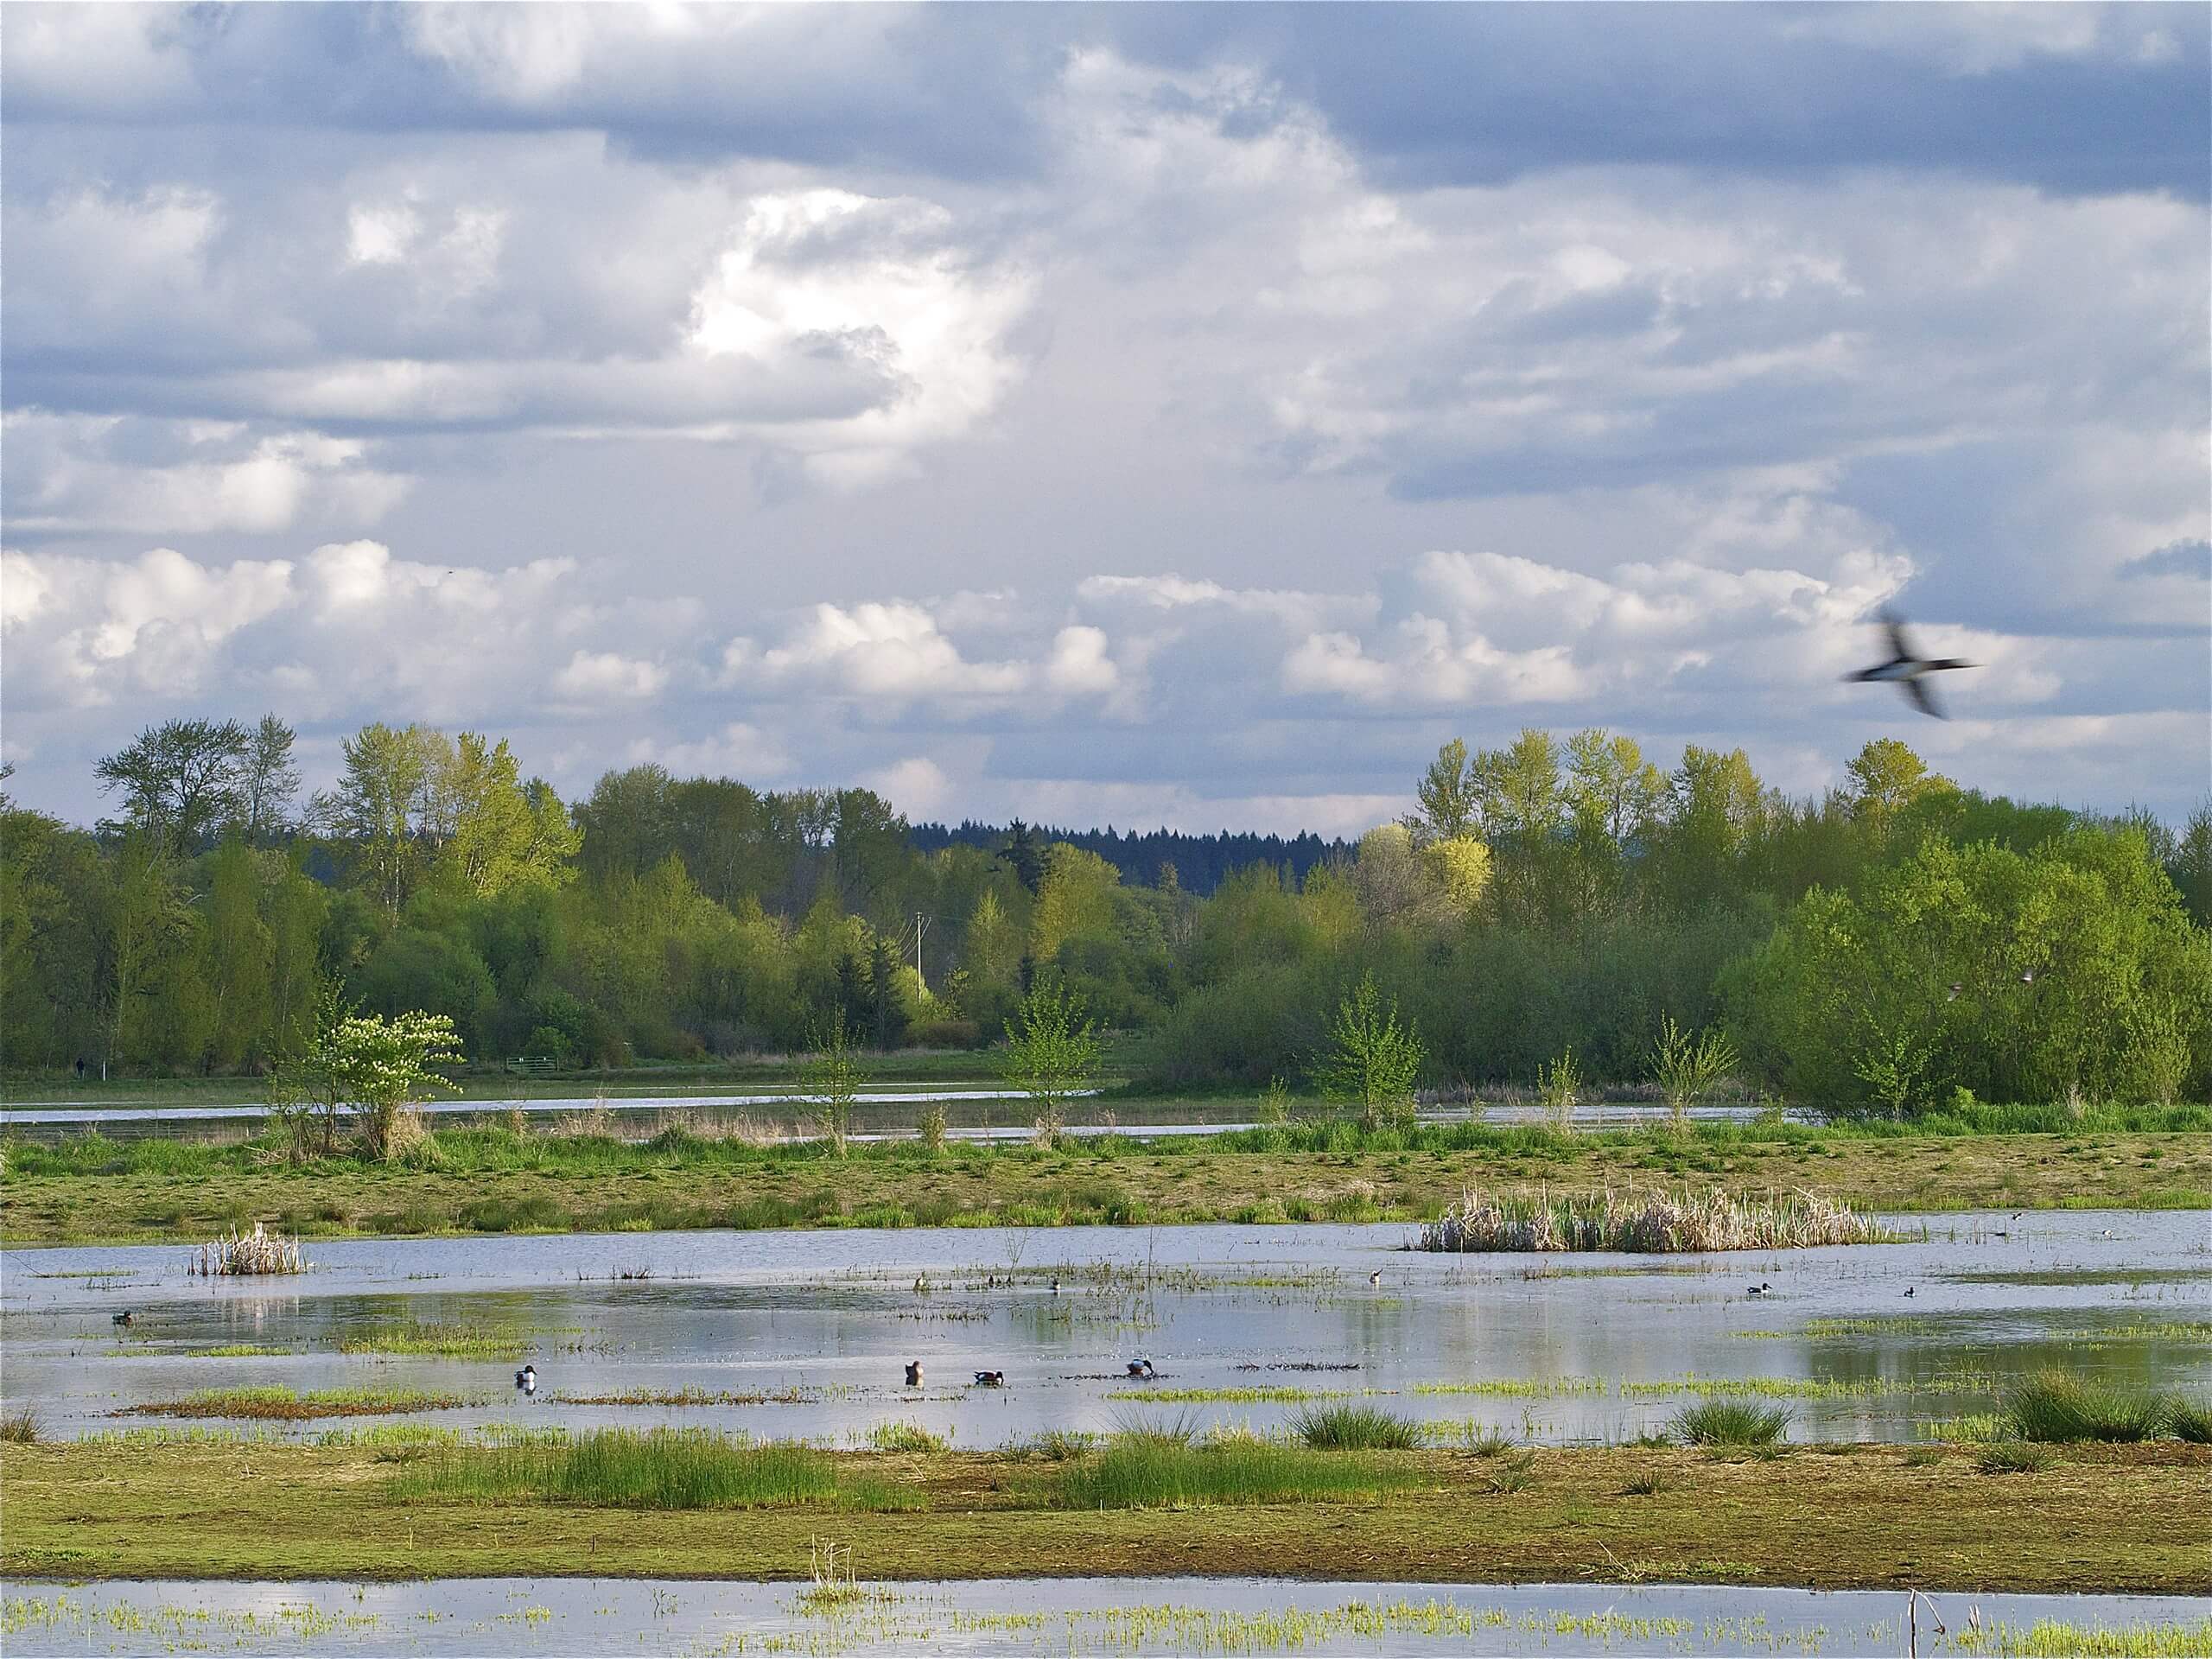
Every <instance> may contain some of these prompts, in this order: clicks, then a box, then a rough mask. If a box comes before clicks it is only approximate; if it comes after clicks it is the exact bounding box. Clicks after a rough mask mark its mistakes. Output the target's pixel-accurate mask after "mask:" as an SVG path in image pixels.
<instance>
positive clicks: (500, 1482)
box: [397, 1428, 919, 1510]
mask: <svg viewBox="0 0 2212 1659" xmlns="http://www.w3.org/2000/svg"><path fill="white" fill-rule="evenodd" d="M397 1490H398V1491H400V1492H402V1493H403V1494H413V1495H417V1496H429V1497H461V1498H484V1499H500V1498H516V1497H523V1498H543V1499H550V1500H552V1501H555V1502H558V1503H592V1504H604V1505H607V1506H610V1507H619V1508H625V1509H643V1510H722V1509H770V1508H782V1507H789V1506H792V1505H799V1504H810V1503H811V1504H823V1505H828V1506H832V1507H836V1508H841V1509H861V1510H893V1509H904V1508H911V1507H912V1506H913V1504H914V1503H918V1501H919V1500H918V1498H916V1497H912V1495H911V1494H906V1493H902V1492H900V1491H898V1490H897V1489H896V1488H893V1487H891V1486H889V1485H887V1484H884V1483H883V1482H880V1481H874V1480H865V1479H851V1478H844V1479H841V1478H840V1476H839V1471H838V1467H837V1462H836V1459H834V1458H832V1457H831V1456H829V1453H827V1452H819V1451H817V1450H815V1449H813V1448H812V1447H810V1446H794V1445H790V1444H787V1443H781V1442H770V1443H767V1444H766V1445H759V1446H755V1445H749V1444H746V1443H743V1442H739V1441H733V1440H726V1439H724V1438H723V1437H721V1435H718V1434H715V1433H710V1432H709V1431H707V1430H704V1429H675V1428H656V1429H649V1430H645V1431H642V1432H640V1431H637V1430H632V1429H620V1428H609V1429H600V1430H597V1431H595V1432H594V1433H589V1434H585V1435H580V1436H578V1437H577V1438H575V1439H574V1440H563V1441H553V1442H543V1443H529V1444H522V1445H512V1446H471V1447H464V1448H459V1449H455V1450H452V1451H449V1452H445V1453H443V1454H442V1455H440V1456H438V1457H435V1458H432V1459H428V1460H426V1461H425V1462H423V1464H421V1465H416V1467H415V1469H413V1470H412V1471H410V1473H408V1474H406V1475H404V1476H402V1477H401V1484H400V1485H399V1487H398V1489H397Z"/></svg>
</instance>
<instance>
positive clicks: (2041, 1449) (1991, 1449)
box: [1974, 1440, 2058, 1475]
mask: <svg viewBox="0 0 2212 1659" xmlns="http://www.w3.org/2000/svg"><path fill="white" fill-rule="evenodd" d="M2057 1460H2058V1459H2057V1454H2056V1452H2053V1451H2052V1450H2051V1449H2050V1447H2049V1446H2037V1445H2033V1444H2031V1442H2029V1441H2026V1440H1999V1441H1998V1442H1997V1443H1996V1444H1995V1445H1994V1446H1984V1447H1982V1449H1981V1452H1980V1455H1978V1456H1977V1457H1976V1458H1975V1459H1974V1467H1975V1468H1977V1469H1979V1470H1980V1471H1981V1472H1982V1473H1983V1474H1985V1475H2035V1474H2040V1473H2042V1472H2043V1471H2044V1470H2046V1469H2048V1468H2050V1465H2052V1464H2054V1463H2056V1461H2057Z"/></svg>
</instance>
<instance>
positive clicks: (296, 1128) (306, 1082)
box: [270, 990, 461, 1161]
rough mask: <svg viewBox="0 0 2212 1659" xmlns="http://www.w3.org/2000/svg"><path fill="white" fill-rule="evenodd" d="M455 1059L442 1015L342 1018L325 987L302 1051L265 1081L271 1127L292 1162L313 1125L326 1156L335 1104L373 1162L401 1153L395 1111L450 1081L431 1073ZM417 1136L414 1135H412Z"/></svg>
mask: <svg viewBox="0 0 2212 1659" xmlns="http://www.w3.org/2000/svg"><path fill="white" fill-rule="evenodd" d="M460 1058H461V1051H460V1049H459V1048H458V1047H457V1046H455V1041H454V1028H453V1021H452V1020H451V1019H449V1018H448V1016H446V1015H445V1014H424V1013H423V1012H421V1011H420V1010H416V1009H410V1011H408V1012H407V1013H404V1014H397V1015H394V1016H393V1017H392V1018H391V1019H385V1017H384V1016H383V1015H381V1014H349V1013H347V1012H346V1011H345V1010H344V1009H343V1008H341V1007H340V1006H339V1004H338V1001H337V998H336V994H335V992H334V991H331V990H326V992H325V994H324V995H323V998H322V1001H321V1004H320V1005H319V1008H318V1011H317V1014H316V1017H315V1032H314V1034H313V1036H312V1037H310V1038H309V1039H308V1043H307V1045H306V1046H305V1048H304V1049H303V1050H302V1052H300V1053H299V1054H297V1055H296V1056H292V1057H289V1058H287V1059H286V1060H285V1061H284V1062H283V1064H282V1065H279V1067H278V1068H277V1072H276V1073H275V1075H274V1077H272V1078H271V1081H270V1116H271V1120H272V1121H271V1124H270V1128H271V1130H272V1132H273V1133H274V1134H275V1135H277V1137H278V1138H279V1139H280V1141H282V1142H283V1144H284V1145H285V1147H286V1149H287V1151H288V1152H289V1154H291V1155H292V1157H293V1159H294V1160H295V1161H297V1160H298V1159H299V1158H300V1156H301V1155H302V1150H303V1147H304V1146H305V1143H306V1141H307V1140H308V1132H309V1125H310V1124H312V1125H314V1126H316V1127H319V1128H320V1129H321V1140H322V1149H323V1151H324V1153H325V1154H328V1153H329V1152H330V1151H331V1150H332V1149H333V1147H334V1144H335V1141H336V1137H337V1126H338V1115H339V1109H340V1107H341V1106H350V1107H352V1108H353V1112H354V1120H353V1121H354V1122H356V1123H357V1124H358V1125H359V1134H360V1138H361V1143H362V1146H363V1147H364V1149H365V1151H366V1152H367V1153H368V1154H369V1155H370V1156H371V1157H372V1158H388V1157H391V1156H392V1155H394V1154H397V1153H399V1152H402V1151H404V1150H405V1149H406V1141H405V1140H404V1137H403V1135H402V1124H403V1118H402V1116H401V1114H402V1112H403V1110H404V1108H405V1107H406V1106H407V1105H408V1104H409V1103H411V1102H415V1101H419V1100H423V1099H424V1098H426V1097H427V1096H429V1094H430V1093H431V1092H432V1091H434V1090H446V1091H448V1092H450V1091H451V1090H452V1089H453V1084H451V1083H449V1082H448V1081H447V1079H446V1078H445V1077H444V1076H443V1075H442V1073H441V1072H440V1071H437V1070H436V1069H435V1068H436V1067H439V1066H442V1065H451V1064H453V1063H454V1062H456V1061H458V1060H459V1059H460ZM418 1138H419V1137H418Z"/></svg>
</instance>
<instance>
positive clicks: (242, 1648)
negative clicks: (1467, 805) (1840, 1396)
mask: <svg viewBox="0 0 2212 1659" xmlns="http://www.w3.org/2000/svg"><path fill="white" fill-rule="evenodd" d="M0 1596H4V1598H5V1605H4V1612H0V1642H4V1644H5V1646H6V1649H7V1651H8V1652H9V1653H10V1655H17V1654H22V1655H30V1654H38V1655H48V1654H85V1653H130V1654H136V1653H146V1652H164V1651H175V1650H177V1649H189V1650H191V1651H194V1652H218V1653H220V1652H232V1653H249V1654H287V1653H299V1652H313V1653H335V1654H359V1655H379V1654H434V1655H446V1654H454V1655H460V1654H481V1653H500V1654H514V1655H533V1656H534V1655H555V1654H577V1653H596V1654H613V1653H647V1654H696V1655H724V1654H741V1653H785V1654H842V1653H861V1654H866V1653H904V1654H912V1653H930V1654H976V1655H984V1654H991V1655H1023V1656H1027V1655H1039V1654H1061V1655H1090V1654H1109V1655H1110V1654H1128V1653H1162V1654H1189V1655H1193V1656H1196V1655H1210V1654H1236V1655H1249V1654H1270V1653H1300V1654H1433V1653H1467V1654H1546V1655H1560V1656H1573V1655H1580V1654H1605V1655H1619V1654H1646V1653H1651V1654H1677V1653H1681V1654H1691V1653H1695V1654H1827V1655H1843V1656H1849V1655H1857V1654H1902V1653H1904V1652H1906V1651H1907V1650H1908V1646H1909V1645H1911V1644H1913V1643H1915V1637H1916V1649H1917V1651H1918V1652H1920V1653H1922V1654H1931V1655H1932V1654H1942V1653H1961V1652H1969V1653H1984V1654H1986V1653H1992V1652H2008V1651H2009V1652H2017V1651H2019V1650H2021V1648H2022V1647H2023V1646H2024V1645H2026V1644H2027V1643H2029V1642H2030V1641H2031V1639H2032V1637H2031V1633H2032V1632H2035V1631H2036V1630H2037V1627H2038V1626H2042V1627H2043V1630H2042V1635H2043V1637H2044V1640H2043V1642H2042V1643H2041V1644H2040V1645H2036V1646H2034V1647H2033V1649H2032V1650H2033V1651H2036V1652H2038V1653H2044V1654H2049V1653H2063V1652H2066V1651H2068V1650H2069V1649H2068V1647H2067V1646H2066V1645H2065V1644H2064V1639H2063V1635H2062V1634H2061V1633H2060V1632H2058V1631H2055V1630H2053V1629H2052V1627H2053V1626H2054V1625H2056V1626H2062V1627H2063V1629H2064V1630H2070V1631H2073V1632H2076V1633H2078V1632H2081V1631H2083V1630H2088V1629H2091V1628H2094V1629H2096V1630H2103V1631H2107V1632H2115V1633H2116V1632H2127V1631H2133V1632H2135V1633H2137V1634H2138V1635H2139V1636H2152V1634H2153V1633H2157V1634H2158V1635H2161V1636H2163V1637H2164V1643H2163V1644H2162V1645H2160V1646H2158V1647H2157V1648H2155V1649H2153V1648H2151V1647H2147V1646H2145V1647H2126V1648H2118V1647H2115V1648H2107V1649H2100V1650H2101V1651H2108V1652H2138V1651H2158V1652H2172V1651H2176V1650H2178V1649H2180V1647H2181V1645H2182V1643H2181V1642H2178V1641H2177V1640H2176V1639H2175V1638H2176V1637H2177V1636H2178V1637H2182V1638H2184V1639H2185V1638H2187V1637H2192V1636H2193V1637H2195V1638H2196V1641H2197V1642H2198V1643H2200V1644H2201V1643H2203V1642H2204V1641H2206V1640H2207V1639H2212V1629H2208V1626H2207V1619H2208V1617H2209V1616H2212V1608H2208V1606H2207V1604H2205V1603H2204V1602H2202V1601H2199V1600H2194V1599H2189V1598H2184V1597H2177V1596H1983V1597H1979V1598H1974V1597H1967V1596H1938V1597H1935V1598H1933V1599H1929V1598H1923V1599H1921V1600H1920V1601H1919V1603H1918V1604H1917V1605H1916V1606H1915V1607H1913V1608H1912V1609H1911V1610H1910V1612H1909V1611H1908V1609H1907V1605H1906V1598H1905V1596H1904V1594H1903V1593H1902V1592H1872V1591H1831V1592H1815V1591H1806V1590H1777V1589H1756V1588H1738V1587H1730V1588H1722V1589H1713V1588H1707V1587H1692V1586H1668V1585H1659V1586H1633V1587H1624V1586H1591V1585H1562V1584H1548V1585H1547V1584H1536V1585H1507V1586H1498V1585H1440V1584H1328V1583H1317V1582H1293V1581H1287V1580H1268V1579H1032V1580H1019V1581H1009V1580H982V1581H968V1582H951V1583H906V1584H897V1585H884V1586H862V1593H861V1595H860V1596H859V1597H858V1598H857V1599H854V1600H851V1601H849V1602H846V1603H843V1604H842V1605H825V1604H823V1602H821V1601H820V1600H818V1599H815V1598H812V1597H810V1595H808V1594H807V1592H806V1591H805V1589H804V1586H797V1585H790V1584H732V1583H725V1582H698V1581H690V1580H677V1581H673V1582H659V1583H656V1582H654V1581H652V1580H636V1579H629V1580H625V1579H461V1580H433V1581H430V1582H427V1583H412V1584H360V1585H354V1584H340V1583H330V1582H322V1583H314V1582H308V1583H290V1584H205V1583H198V1582H189V1581H167V1582H145V1583H109V1584H99V1585H92V1586H84V1587H81V1588H77V1589H66V1588H60V1587H58V1586H51V1585H45V1584H29V1585H26V1584H0ZM1915 1626H1916V1629H1915V1628H1914V1627H1915ZM2054 1636H2057V1637H2059V1640H2058V1641H2056V1643H2054V1641H2053V1639H2052V1638H2053V1637H2054ZM2190 1650H2192V1651H2195V1650H2199V1649H2190Z"/></svg>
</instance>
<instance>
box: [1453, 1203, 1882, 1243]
mask: <svg viewBox="0 0 2212 1659" xmlns="http://www.w3.org/2000/svg"><path fill="white" fill-rule="evenodd" d="M1891 1237H1892V1235H1891V1233H1890V1232H1889V1231H1888V1230H1885V1228H1883V1227H1882V1226H1880V1225H1879V1224H1878V1223H1876V1222H1874V1221H1872V1220H1871V1219H1869V1218H1868V1217H1864V1216H1860V1215H1858V1214H1856V1213H1854V1212H1853V1211H1852V1210H1850V1209H1849V1208H1848V1207H1847V1206H1846V1205H1841V1204H1838V1203H1835V1202H1833V1201H1832V1200H1830V1199H1827V1198H1821V1196H1820V1195H1819V1194H1818V1193H1815V1192H1796V1193H1792V1194H1789V1195H1788V1196H1786V1197H1777V1196H1776V1195H1774V1194H1772V1193H1769V1194H1768V1195H1767V1196H1766V1197H1765V1198H1748V1197H1746V1198H1738V1197H1736V1196H1734V1195H1732V1194H1731V1193H1729V1192H1726V1191H1724V1190H1722V1189H1721V1188H1719V1187H1711V1188H1708V1189H1707V1190H1706V1191H1705V1192H1689V1191H1688V1190H1685V1191H1683V1192H1681V1193H1678V1194H1677V1193H1668V1192H1649V1193H1638V1192H1634V1191H1630V1192H1627V1193H1625V1194H1618V1195H1617V1194H1615V1193H1614V1192H1611V1191H1610V1190H1608V1191H1606V1192H1596V1193H1559V1194H1553V1193H1549V1192H1538V1193H1535V1194H1529V1193H1526V1192H1517V1193H1504V1194H1502V1195H1500V1196H1498V1197H1495V1198H1485V1197H1484V1195H1483V1193H1482V1192H1481V1190H1480V1189H1479V1188H1477V1187H1469V1188H1468V1189H1467V1190H1466V1192H1465V1193H1464V1194H1463V1195H1462V1196H1461V1198H1460V1200H1459V1203H1458V1204H1455V1205H1452V1207H1451V1208H1449V1209H1447V1210H1446V1211H1445V1212H1444V1214H1443V1215H1442V1217H1440V1218H1439V1219H1437V1220H1435V1221H1433V1222H1429V1223H1427V1224H1424V1225H1423V1226H1422V1228H1421V1236H1420V1238H1419V1240H1418V1242H1417V1243H1416V1248H1417V1249H1424V1250H1440V1251H1445V1252H1464V1251H1476V1250H1511V1251H1544V1250H1610V1251H1621V1252H1625V1253H1628V1254H1632V1255H1649V1254H1657V1253H1667V1252H1675V1251H1707V1250H1758V1249H1808V1248H1810V1247H1812V1246H1814V1245H1822V1244H1876V1243H1885V1242H1887V1241H1889V1240H1890V1239H1891Z"/></svg>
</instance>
